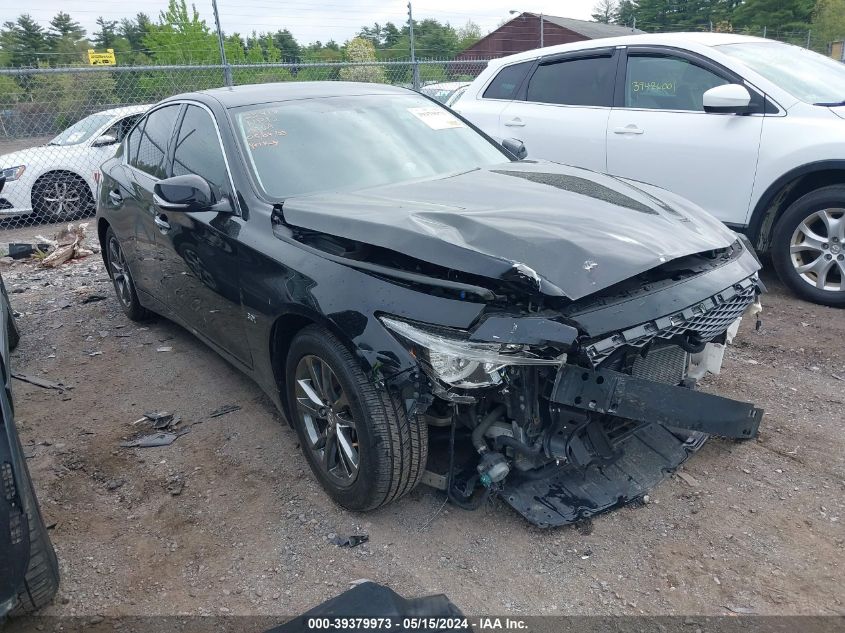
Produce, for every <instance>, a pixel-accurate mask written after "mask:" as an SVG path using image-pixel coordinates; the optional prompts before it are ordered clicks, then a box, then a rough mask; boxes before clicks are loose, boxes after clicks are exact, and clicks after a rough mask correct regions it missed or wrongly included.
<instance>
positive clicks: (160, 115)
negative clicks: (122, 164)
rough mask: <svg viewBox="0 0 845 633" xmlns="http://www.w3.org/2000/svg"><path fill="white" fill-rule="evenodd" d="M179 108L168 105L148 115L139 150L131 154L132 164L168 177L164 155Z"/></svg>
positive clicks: (153, 174) (147, 171) (152, 174)
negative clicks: (165, 171) (165, 170)
mask: <svg viewBox="0 0 845 633" xmlns="http://www.w3.org/2000/svg"><path fill="white" fill-rule="evenodd" d="M179 108H180V106H178V105H172V106H167V107H164V108H160V109H159V110H156V111H155V112H153V113H152V114H150V115H149V116H148V117H147V120H146V123H145V124H144V132H143V134H142V135H141V140H140V143H139V145H138V150H137V151H136V152H133V153H131V154H130V156H129V164H130V165H132V166H133V167H137V168H138V169H140V170H141V171H144V172H146V173H148V174H150V176H154V177H155V178H166V174H165V173H164V157H165V154H166V153H167V143H168V141H169V140H170V135H171V133H172V132H173V124H174V123H175V122H176V115H178V114H179Z"/></svg>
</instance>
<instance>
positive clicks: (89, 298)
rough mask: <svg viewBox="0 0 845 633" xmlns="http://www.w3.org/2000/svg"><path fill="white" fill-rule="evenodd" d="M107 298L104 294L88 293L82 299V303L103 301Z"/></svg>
mask: <svg viewBox="0 0 845 633" xmlns="http://www.w3.org/2000/svg"><path fill="white" fill-rule="evenodd" d="M106 299H108V297H107V296H106V295H96V294H95V295H88V296H87V297H85V298H84V299H83V300H82V303H94V302H96V301H105V300H106Z"/></svg>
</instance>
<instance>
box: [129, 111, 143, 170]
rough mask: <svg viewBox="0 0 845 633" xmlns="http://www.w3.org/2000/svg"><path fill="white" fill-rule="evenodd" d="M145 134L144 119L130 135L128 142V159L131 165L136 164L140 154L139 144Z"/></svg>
mask: <svg viewBox="0 0 845 633" xmlns="http://www.w3.org/2000/svg"><path fill="white" fill-rule="evenodd" d="M143 134H144V121H141V122H140V123H139V124H138V127H136V128H135V129H134V130H132V133H131V134H130V135H129V140H128V141H127V142H126V161H127V162H128V163H129V164H130V165H134V164H135V157H136V156H137V155H138V145H140V143H141V136H143Z"/></svg>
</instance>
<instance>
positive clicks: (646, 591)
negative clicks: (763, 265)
mask: <svg viewBox="0 0 845 633" xmlns="http://www.w3.org/2000/svg"><path fill="white" fill-rule="evenodd" d="M3 276H4V278H5V279H6V284H7V286H8V288H9V290H10V292H11V293H12V294H11V299H12V303H13V306H14V308H15V309H16V310H17V311H18V312H19V313H21V316H20V317H19V319H18V321H19V324H20V328H21V330H22V334H23V339H22V342H21V345H20V347H19V349H18V350H17V351H16V352H15V353H14V354H13V357H12V363H13V367H14V369H15V371H18V372H23V373H26V374H30V375H34V376H38V377H41V378H46V379H49V380H53V381H60V382H63V383H65V384H67V385H69V386H72V389H67V390H64V391H58V390H49V389H43V388H39V387H36V386H33V385H31V384H28V383H25V382H20V381H15V384H14V389H15V404H16V412H17V421H18V424H19V427H20V430H21V435H22V440H23V442H24V445H25V450H26V452H27V454H28V457H29V464H30V468H31V470H32V474H33V477H34V479H35V484H36V488H37V491H38V495H39V498H40V500H41V504H42V506H43V512H44V514H45V518H46V520H47V522H48V524H52V523H54V524H55V527H54V528H53V529H52V530H51V534H52V538H53V542H54V544H55V547H56V550H57V553H58V556H59V560H60V565H61V571H62V585H61V589H60V591H59V594H58V596H57V598H56V600H55V602H54V604H53V605H52V606H50V607H48V608H47V609H46V610H45V611H44V612H45V613H47V614H50V615H85V616H94V615H104V616H118V615H133V614H150V615H155V614H168V615H169V614H220V613H227V614H261V615H272V614H279V615H284V614H288V615H290V614H293V613H298V612H301V611H303V610H305V609H307V608H309V607H311V606H313V605H315V604H317V603H319V602H321V601H323V600H325V599H327V598H329V597H331V596H334V595H336V594H338V593H340V592H341V591H342V590H344V589H345V588H347V587H348V585H349V583H350V582H351V581H354V580H357V579H360V578H369V579H372V580H375V581H378V582H382V583H385V584H387V585H389V586H391V587H392V588H393V589H395V590H397V591H398V592H400V593H402V594H403V595H406V596H416V595H423V594H428V593H436V592H444V593H446V594H447V595H448V596H449V597H450V598H451V599H452V600H453V601H454V602H455V603H456V604H458V605H459V606H460V607H461V608H462V609H464V610H465V612H467V613H469V614H481V613H490V612H495V613H500V614H513V615H520V614H521V615H529V614H563V613H565V614H641V613H645V614H693V613H695V614H709V615H717V614H725V613H731V612H732V611H733V612H753V613H760V614H824V615H831V614H840V615H842V614H845V562H843V561H845V558H843V546H845V525H843V524H844V523H845V501H844V500H845V494H844V493H845V434H843V427H845V413H843V410H845V395H844V394H845V382H844V381H843V379H845V346H843V341H845V316H844V315H845V313H843V312H842V311H841V310H839V311H837V310H833V309H829V308H824V307H820V306H814V305H811V304H807V303H804V302H801V301H799V300H797V299H795V298H793V297H791V296H789V295H788V294H787V293H786V292H785V291H784V290H783V289H782V288H781V287H780V285H779V284H778V283H777V282H776V281H775V280H774V279H771V278H766V281H767V283H769V285H770V287H771V288H772V292H771V293H770V294H769V295H768V296H766V297H765V298H764V307H765V311H764V314H763V321H764V325H763V328H762V329H761V330H760V331H759V332H755V331H754V328H753V323H748V322H746V323H744V324H743V327H742V329H741V330H740V334H739V336H738V338H737V340H736V342H735V343H736V344H735V345H734V346H733V347H731V348H730V349H729V351H728V354H727V356H726V360H725V367H724V371H723V373H722V375H721V376H719V377H718V378H714V379H712V380H710V381H709V382H708V383H707V384H706V386H705V388H706V389H707V390H711V391H717V392H719V393H722V394H724V395H727V396H731V397H735V398H739V399H747V400H751V401H754V402H755V403H757V405H758V406H762V407H764V408H765V409H766V411H767V415H766V416H765V418H764V421H763V424H762V426H761V432H760V436H759V438H757V439H756V440H754V441H749V442H745V443H733V442H727V441H719V440H712V441H710V442H709V443H708V444H707V445H706V446H705V447H704V448H703V449H702V450H701V452H700V453H698V454H697V455H695V456H694V457H693V458H692V459H690V460H689V461H688V462H687V464H686V465H685V467H684V470H683V471H681V475H680V476H678V475H676V476H673V477H672V478H671V479H668V480H667V481H665V482H664V483H663V484H661V485H660V486H659V487H658V488H656V489H655V490H654V491H653V493H652V494H651V495H650V501H649V503H648V504H645V505H643V504H640V505H638V506H636V507H633V506H629V507H626V508H623V509H621V510H618V511H615V512H611V513H609V514H605V515H603V516H600V517H597V518H594V519H593V520H592V521H591V522H588V523H586V524H582V525H579V526H575V527H565V528H560V529H552V530H540V529H537V528H534V527H532V526H531V525H529V524H528V523H527V522H526V521H524V520H523V519H522V518H521V517H520V516H518V515H517V514H516V513H514V512H513V511H512V510H510V509H509V508H508V507H507V506H505V505H504V504H502V503H500V502H495V501H494V502H492V503H490V504H489V505H488V506H486V507H484V508H482V509H480V510H478V511H476V512H467V511H463V510H459V509H457V508H454V507H451V506H445V507H443V495H442V494H441V493H440V492H437V491H435V490H432V489H430V488H427V487H424V486H421V487H419V488H418V489H417V490H415V491H414V492H413V493H412V494H410V495H409V496H408V497H406V498H404V499H403V500H401V501H399V502H397V503H394V504H392V505H390V506H388V507H386V508H383V509H381V510H379V511H376V512H373V513H370V514H366V515H360V514H354V513H350V512H347V511H344V510H342V509H341V508H339V507H337V506H336V505H334V504H333V503H332V502H331V501H330V500H329V499H328V497H326V496H325V495H324V494H323V493H322V491H321V489H320V488H319V486H318V485H317V483H316V482H315V480H314V479H313V478H312V476H311V474H310V472H309V471H308V468H307V465H306V463H305V460H304V458H303V457H302V455H301V454H300V451H299V449H298V446H297V440H296V436H295V434H294V433H293V431H292V430H290V429H289V427H288V426H287V424H285V422H284V420H283V419H282V417H281V416H280V415H279V413H278V412H277V411H276V410H275V409H274V407H273V406H272V404H271V403H270V402H269V400H268V399H267V398H266V397H265V396H264V395H263V394H262V392H261V391H260V390H259V389H258V387H256V386H255V385H253V384H252V383H251V382H250V381H249V380H248V379H246V378H244V377H243V376H242V375H241V374H239V373H238V372H237V371H236V370H235V369H233V368H232V367H230V366H229V365H227V364H226V363H225V362H224V361H223V360H221V359H220V358H218V357H217V356H216V355H215V354H214V353H213V352H211V351H210V350H209V349H207V348H206V347H205V346H203V345H202V344H201V343H200V342H198V341H197V340H196V339H194V338H193V337H192V336H191V335H190V334H189V333H188V332H186V331H185V330H183V329H181V328H179V327H178V326H176V325H174V324H172V323H170V322H168V321H166V320H163V319H158V320H156V321H152V322H150V323H149V324H146V325H145V326H143V327H142V326H139V325H137V324H134V323H131V322H130V321H128V320H127V319H126V318H125V317H124V316H123V314H122V312H121V311H120V309H119V307H118V304H117V302H116V300H115V299H114V298H113V291H112V288H111V285H110V283H109V281H108V278H107V276H106V273H105V271H104V269H103V266H102V264H101V263H100V261H99V259H98V257H96V256H95V257H89V258H88V259H86V260H82V261H79V262H74V263H72V264H68V265H65V266H64V267H62V268H60V269H58V270H56V271H44V270H42V269H39V268H37V267H36V266H35V264H34V263H32V262H21V263H16V264H14V265H12V266H10V267H8V266H7V267H6V268H5V269H4V270H3ZM97 296H101V297H105V298H104V299H102V300H96V301H92V302H89V303H85V300H86V298H91V297H97ZM161 350H167V351H161ZM227 404H236V405H239V406H240V407H241V409H240V410H238V411H235V412H233V413H229V414H227V415H223V416H220V417H215V418H210V417H209V414H210V413H211V412H212V411H214V410H215V409H217V408H218V407H220V406H222V405H227ZM162 409H165V410H168V411H171V412H174V413H176V414H178V415H179V416H181V418H182V421H181V422H180V424H179V427H180V428H190V432H189V433H187V434H185V435H183V436H181V437H179V439H178V440H176V442H175V443H174V444H172V445H170V446H167V447H160V448H146V449H140V448H121V447H120V443H121V442H122V441H124V440H126V439H127V438H132V437H135V436H136V435H138V434H139V433H140V430H141V429H142V428H143V423H142V424H141V425H135V424H133V422H134V421H136V420H138V419H139V418H141V416H142V413H143V412H144V411H149V410H162ZM358 532H364V533H367V534H369V536H370V541H369V543H367V544H364V545H361V546H359V547H356V548H354V549H348V548H346V549H341V548H338V547H336V546H335V545H333V544H332V543H330V541H329V539H328V535H330V534H351V533H358Z"/></svg>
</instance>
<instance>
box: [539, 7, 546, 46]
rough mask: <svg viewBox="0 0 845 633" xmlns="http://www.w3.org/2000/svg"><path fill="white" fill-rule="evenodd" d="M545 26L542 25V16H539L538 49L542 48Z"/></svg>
mask: <svg viewBox="0 0 845 633" xmlns="http://www.w3.org/2000/svg"><path fill="white" fill-rule="evenodd" d="M545 27H546V25H545V24H544V23H543V14H542V13H541V14H540V48H543V34H544V33H545V31H546V28H545Z"/></svg>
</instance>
